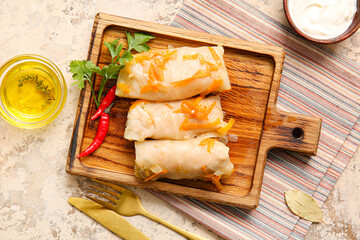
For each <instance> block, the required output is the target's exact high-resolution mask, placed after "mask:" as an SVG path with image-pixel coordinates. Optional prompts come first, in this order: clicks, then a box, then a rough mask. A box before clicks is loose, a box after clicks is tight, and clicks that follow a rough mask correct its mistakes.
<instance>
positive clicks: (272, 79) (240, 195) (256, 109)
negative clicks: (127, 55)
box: [66, 13, 321, 208]
mask: <svg viewBox="0 0 360 240" xmlns="http://www.w3.org/2000/svg"><path fill="white" fill-rule="evenodd" d="M125 31H129V32H131V33H134V32H146V33H149V34H151V35H153V36H155V37H156V38H155V39H153V40H151V41H150V42H149V46H150V47H151V48H152V49H165V48H168V46H169V44H171V45H172V46H173V47H182V46H189V47H199V46H213V45H217V44H219V43H222V44H223V47H224V48H225V55H224V60H225V64H226V67H227V69H228V72H229V77H230V81H231V84H232V90H231V91H230V92H226V93H219V94H218V95H219V96H220V97H221V104H222V107H223V110H224V111H225V112H226V117H225V120H229V119H230V118H234V119H235V121H236V122H235V125H234V126H233V128H232V129H231V130H230V132H229V134H234V135H237V136H238V141H237V142H236V143H233V142H229V143H228V145H227V146H228V147H229V148H230V159H231V161H232V162H233V163H234V166H235V167H234V173H233V174H232V176H231V177H229V178H227V179H224V180H222V184H223V186H224V188H223V190H221V191H220V192H219V191H217V190H216V188H215V186H214V185H213V184H212V183H211V182H205V181H192V180H186V181H173V180H158V181H155V182H152V181H148V182H144V181H143V180H140V179H137V178H136V177H135V176H134V170H133V167H134V159H135V152H134V144H133V143H132V142H130V141H127V140H125V139H124V138H123V134H124V129H125V123H126V117H127V112H128V110H129V107H130V105H131V103H132V102H133V101H135V100H134V99H127V98H117V99H116V102H115V105H114V106H113V108H112V109H111V114H110V118H111V121H110V128H109V132H108V135H107V137H106V139H105V141H104V142H103V144H102V145H101V147H100V148H99V149H98V150H96V151H95V152H94V153H93V154H91V155H89V156H87V157H84V158H81V159H78V158H76V157H75V156H76V155H77V154H79V153H80V152H81V151H83V150H85V149H86V148H87V147H88V146H89V145H90V144H91V142H92V141H93V139H94V136H95V134H96V129H97V124H98V120H96V121H90V116H91V115H92V114H93V113H94V112H95V111H96V106H95V104H94V102H93V99H92V96H91V91H90V87H89V85H86V87H85V89H84V90H82V92H81V94H80V98H79V103H78V110H77V114H76V119H75V124H74V132H73V136H72V141H71V144H70V149H69V155H68V159H67V165H66V171H67V172H68V173H70V174H76V175H82V176H87V177H91V178H98V179H102V180H106V181H113V182H116V183H119V184H123V185H132V186H138V187H143V188H150V189H153V190H156V191H163V192H168V193H173V194H177V195H182V196H187V197H192V198H197V199H200V200H205V201H212V202H218V203H222V204H228V205H233V206H238V207H242V208H256V206H257V205H258V202H259V198H260V192H261V184H262V179H263V175H264V167H265V162H266V158H267V153H268V151H269V150H270V149H271V148H284V149H287V150H292V151H298V152H303V153H305V154H311V155H315V154H316V150H317V145H318V140H319V135H320V128H321V119H319V118H316V117H311V116H304V115H299V114H294V113H286V112H280V111H278V110H277V109H276V107H275V104H276V99H277V94H278V89H279V84H280V78H281V72H282V68H283V61H284V57H285V52H284V50H283V49H282V48H280V47H276V46H270V45H264V44H259V43H253V42H247V41H242V40H238V39H233V38H227V37H223V36H216V35H211V34H207V33H202V32H195V31H189V30H185V29H180V28H175V27H170V26H165V25H160V24H155V23H149V22H143V21H138V20H132V19H127V18H122V17H117V16H112V15H108V14H103V13H99V14H97V15H96V17H95V22H94V27H93V31H92V36H91V42H90V48H89V54H88V60H91V61H92V62H94V63H95V64H97V65H99V66H103V65H104V64H108V63H110V61H111V56H110V53H109V52H108V50H107V49H106V47H105V46H104V42H108V41H113V40H115V39H117V38H120V41H121V43H123V44H124V47H127V45H126V36H125ZM93 81H94V85H95V86H96V88H97V87H98V86H99V84H100V81H101V78H100V77H99V76H95V77H94V79H93ZM114 84H116V80H109V82H108V83H107V85H106V88H105V90H104V95H105V93H106V92H107V91H108V90H109V89H110V88H111V87H112V86H113V85H114ZM190 151H191V150H190Z"/></svg>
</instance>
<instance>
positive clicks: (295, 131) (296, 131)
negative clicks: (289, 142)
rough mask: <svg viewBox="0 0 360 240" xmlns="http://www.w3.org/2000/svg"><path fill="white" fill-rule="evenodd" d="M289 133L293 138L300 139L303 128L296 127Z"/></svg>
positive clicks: (302, 135) (302, 134)
mask: <svg viewBox="0 0 360 240" xmlns="http://www.w3.org/2000/svg"><path fill="white" fill-rule="evenodd" d="M291 134H292V136H293V137H294V138H295V139H297V140H300V139H302V138H303V137H304V130H302V129H301V128H299V127H296V128H294V129H293V130H292V133H291Z"/></svg>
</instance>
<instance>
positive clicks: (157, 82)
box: [116, 47, 231, 101]
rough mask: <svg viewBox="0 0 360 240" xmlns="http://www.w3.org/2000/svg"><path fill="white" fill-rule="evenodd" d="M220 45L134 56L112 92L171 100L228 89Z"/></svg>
mask: <svg viewBox="0 0 360 240" xmlns="http://www.w3.org/2000/svg"><path fill="white" fill-rule="evenodd" d="M223 55H224V48H223V47H198V48H190V47H182V48H174V49H167V50H150V51H148V52H143V53H139V54H136V55H134V57H133V59H132V60H131V61H130V62H129V63H127V64H126V65H125V67H124V68H123V69H122V70H121V71H120V74H119V78H118V82H117V90H116V95H117V96H119V97H127V98H139V99H145V100H152V101H173V100H180V99H186V98H190V97H193V96H195V95H198V94H203V95H206V94H208V93H210V92H213V91H225V90H230V89H231V85H230V81H229V76H228V73H227V70H226V67H225V63H224V59H223Z"/></svg>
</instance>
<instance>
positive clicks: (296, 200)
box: [285, 190, 324, 222]
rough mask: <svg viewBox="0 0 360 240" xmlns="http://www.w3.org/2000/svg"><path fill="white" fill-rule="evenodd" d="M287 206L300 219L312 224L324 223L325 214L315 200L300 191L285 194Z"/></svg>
mask: <svg viewBox="0 0 360 240" xmlns="http://www.w3.org/2000/svg"><path fill="white" fill-rule="evenodd" d="M285 200H286V204H287V205H288V207H289V208H290V210H291V211H292V212H293V213H294V214H296V215H297V216H299V217H302V218H304V219H306V220H308V221H311V222H324V221H323V213H322V211H321V209H320V207H319V206H318V205H317V204H316V202H315V200H314V199H313V198H312V197H311V196H309V195H308V194H306V193H304V192H302V191H299V190H290V191H286V192H285Z"/></svg>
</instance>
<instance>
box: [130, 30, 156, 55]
mask: <svg viewBox="0 0 360 240" xmlns="http://www.w3.org/2000/svg"><path fill="white" fill-rule="evenodd" d="M126 38H127V41H128V45H129V47H128V51H131V50H132V49H135V50H136V51H137V52H143V51H145V52H147V51H149V49H150V47H149V46H148V45H147V44H145V43H146V42H148V41H149V40H151V39H153V38H155V37H153V36H151V35H149V34H146V33H134V37H133V36H131V33H129V32H126Z"/></svg>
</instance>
